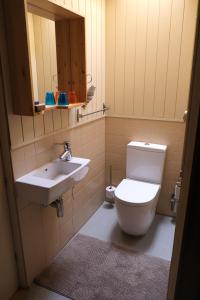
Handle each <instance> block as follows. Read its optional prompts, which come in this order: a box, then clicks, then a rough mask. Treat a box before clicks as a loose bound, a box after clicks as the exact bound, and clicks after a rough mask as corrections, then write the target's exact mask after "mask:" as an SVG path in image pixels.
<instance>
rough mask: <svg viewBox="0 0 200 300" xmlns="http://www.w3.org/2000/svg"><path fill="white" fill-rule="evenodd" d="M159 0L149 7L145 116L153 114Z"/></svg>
mask: <svg viewBox="0 0 200 300" xmlns="http://www.w3.org/2000/svg"><path fill="white" fill-rule="evenodd" d="M158 20H159V0H155V1H153V2H152V3H151V5H149V7H148V21H147V47H146V58H145V59H146V69H145V83H144V111H143V114H144V116H148V117H151V116H153V104H154V96H155V94H154V87H155V73H156V55H157V49H158V42H157V41H158Z"/></svg>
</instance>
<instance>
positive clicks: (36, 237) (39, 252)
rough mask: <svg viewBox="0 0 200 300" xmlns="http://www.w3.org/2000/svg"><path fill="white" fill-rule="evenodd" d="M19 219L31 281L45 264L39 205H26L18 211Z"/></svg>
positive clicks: (27, 269) (29, 279) (28, 274)
mask: <svg viewBox="0 0 200 300" xmlns="http://www.w3.org/2000/svg"><path fill="white" fill-rule="evenodd" d="M20 221H21V232H22V240H23V249H24V255H25V263H26V271H27V276H28V281H29V283H31V281H32V280H33V278H34V277H35V276H36V275H37V274H39V273H40V272H41V270H43V269H44V267H45V265H46V257H45V243H44V227H43V220H42V213H41V207H40V206H39V205H35V204H33V205H29V206H27V207H26V208H24V209H23V210H22V211H21V212H20Z"/></svg>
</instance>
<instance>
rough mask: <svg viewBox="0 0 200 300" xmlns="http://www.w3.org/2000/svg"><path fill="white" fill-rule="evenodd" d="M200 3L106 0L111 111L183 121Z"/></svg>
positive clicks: (127, 115)
mask: <svg viewBox="0 0 200 300" xmlns="http://www.w3.org/2000/svg"><path fill="white" fill-rule="evenodd" d="M197 5H198V1H197V0H166V1H163V0H153V1H152V0H107V1H106V103H107V105H108V106H110V112H109V115H110V116H120V117H133V118H144V119H158V120H171V121H182V116H183V112H184V110H185V109H187V103H188V95H189V86H190V75H191V67H192V56H193V47H194V36H195V26H196V14H197Z"/></svg>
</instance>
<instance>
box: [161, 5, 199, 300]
mask: <svg viewBox="0 0 200 300" xmlns="http://www.w3.org/2000/svg"><path fill="white" fill-rule="evenodd" d="M199 279H200V6H199V7H198V17H197V30H196V40H195V48H194V58H193V68H192V78H191V86H190V97H189V105H188V120H187V126H186V135H185V145H184V155H183V186H182V190H181V195H180V206H179V211H178V215H177V226H176V233H175V241H174V249H173V256H172V263H171V270H170V278H169V288H168V298H167V299H169V300H172V299H175V300H176V299H177V300H179V299H180V300H184V299H186V300H188V299H190V300H193V299H194V300H195V299H200V284H199Z"/></svg>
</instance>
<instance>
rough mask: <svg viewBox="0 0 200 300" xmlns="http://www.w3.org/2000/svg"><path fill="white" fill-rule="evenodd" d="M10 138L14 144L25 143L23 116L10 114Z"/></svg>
mask: <svg viewBox="0 0 200 300" xmlns="http://www.w3.org/2000/svg"><path fill="white" fill-rule="evenodd" d="M8 120H9V128H10V139H11V144H12V146H17V145H20V144H22V143H23V132H22V122H21V116H15V115H9V116H8Z"/></svg>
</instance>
